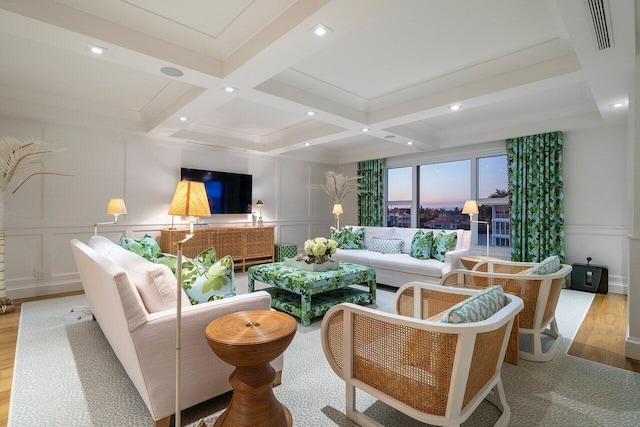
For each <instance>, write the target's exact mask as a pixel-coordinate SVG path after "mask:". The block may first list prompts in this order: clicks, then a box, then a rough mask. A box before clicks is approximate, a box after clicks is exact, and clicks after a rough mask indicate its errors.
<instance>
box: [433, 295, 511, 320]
mask: <svg viewBox="0 0 640 427" xmlns="http://www.w3.org/2000/svg"><path fill="white" fill-rule="evenodd" d="M504 303H505V299H504V291H503V290H502V288H501V287H500V286H492V287H490V288H486V289H483V290H482V291H481V292H478V293H477V294H475V295H473V296H471V297H470V298H467V299H466V300H464V301H461V302H459V303H458V304H456V305H454V306H453V307H451V308H450V309H449V310H447V311H445V312H444V314H443V315H442V319H441V321H442V322H443V323H470V322H480V321H482V320H486V319H488V318H489V317H491V316H493V315H494V314H496V313H497V312H498V311H500V310H501V309H502V308H503V307H504Z"/></svg>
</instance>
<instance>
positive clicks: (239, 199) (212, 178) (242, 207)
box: [180, 168, 253, 215]
mask: <svg viewBox="0 0 640 427" xmlns="http://www.w3.org/2000/svg"><path fill="white" fill-rule="evenodd" d="M180 179H181V180H183V181H200V182H203V183H204V187H205V189H206V191H207V198H208V199H209V209H211V214H212V215H213V214H247V213H251V190H252V185H253V179H252V176H251V175H246V174H240V173H231V172H217V171H207V170H201V169H188V168H182V169H181V173H180Z"/></svg>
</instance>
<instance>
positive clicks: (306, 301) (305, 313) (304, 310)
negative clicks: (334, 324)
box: [300, 294, 311, 326]
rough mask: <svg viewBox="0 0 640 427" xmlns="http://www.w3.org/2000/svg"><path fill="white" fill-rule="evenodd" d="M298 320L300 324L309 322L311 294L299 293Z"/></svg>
mask: <svg viewBox="0 0 640 427" xmlns="http://www.w3.org/2000/svg"><path fill="white" fill-rule="evenodd" d="M300 322H301V323H302V326H309V325H310V324H311V295H308V294H301V295H300Z"/></svg>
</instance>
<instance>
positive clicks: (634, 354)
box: [624, 337, 640, 360]
mask: <svg viewBox="0 0 640 427" xmlns="http://www.w3.org/2000/svg"><path fill="white" fill-rule="evenodd" d="M624 356H625V357H628V358H630V359H635V360H640V340H639V339H636V338H632V337H627V339H626V340H625V343H624Z"/></svg>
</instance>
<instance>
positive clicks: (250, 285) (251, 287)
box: [247, 274, 256, 293]
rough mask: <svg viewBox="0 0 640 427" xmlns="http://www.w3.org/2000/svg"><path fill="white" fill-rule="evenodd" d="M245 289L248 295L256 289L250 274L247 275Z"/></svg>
mask: <svg viewBox="0 0 640 427" xmlns="http://www.w3.org/2000/svg"><path fill="white" fill-rule="evenodd" d="M247 289H248V292H249V293H251V292H253V291H255V289H256V286H255V283H254V279H253V276H252V275H251V274H249V276H248V280H247Z"/></svg>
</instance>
